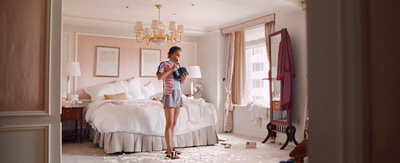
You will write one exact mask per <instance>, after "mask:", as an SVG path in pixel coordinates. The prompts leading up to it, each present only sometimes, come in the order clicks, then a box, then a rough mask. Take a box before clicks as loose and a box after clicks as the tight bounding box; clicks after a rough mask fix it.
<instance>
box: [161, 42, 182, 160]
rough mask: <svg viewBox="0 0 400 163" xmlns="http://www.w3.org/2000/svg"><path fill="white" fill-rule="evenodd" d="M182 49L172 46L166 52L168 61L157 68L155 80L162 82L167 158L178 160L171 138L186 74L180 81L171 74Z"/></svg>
mask: <svg viewBox="0 0 400 163" xmlns="http://www.w3.org/2000/svg"><path fill="white" fill-rule="evenodd" d="M181 52H182V49H181V48H180V47H178V46H173V47H171V48H170V49H169V52H168V58H169V60H168V61H163V62H161V63H160V65H159V66H158V70H157V78H158V80H161V79H163V82H164V90H163V92H164V95H163V99H162V103H163V105H164V113H165V121H166V124H165V142H166V144H167V157H169V158H171V159H178V158H179V157H178V156H177V154H180V152H177V151H174V150H173V147H172V138H173V136H174V129H175V125H176V121H177V120H178V116H179V112H180V108H181V107H182V97H181V96H182V92H181V90H182V88H181V87H182V84H183V82H184V81H185V79H186V76H187V75H188V74H187V73H185V74H181V80H177V79H175V78H174V76H173V73H174V71H176V70H177V69H178V68H179V67H180V65H179V58H180V56H181Z"/></svg>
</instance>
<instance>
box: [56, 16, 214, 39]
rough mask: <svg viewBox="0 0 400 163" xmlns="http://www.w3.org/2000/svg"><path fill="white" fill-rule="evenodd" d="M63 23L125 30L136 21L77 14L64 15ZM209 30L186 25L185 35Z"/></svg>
mask: <svg viewBox="0 0 400 163" xmlns="http://www.w3.org/2000/svg"><path fill="white" fill-rule="evenodd" d="M149 22H150V21H149ZM63 24H64V25H77V26H87V27H100V28H107V29H115V30H124V31H133V26H134V25H135V23H134V22H128V21H121V20H110V19H103V18H96V17H84V16H75V15H64V16H63ZM144 26H149V27H150V24H144ZM209 32H210V31H209V30H208V29H207V28H203V27H198V26H190V25H185V34H184V35H187V36H193V37H202V36H205V35H207V34H208V33H209ZM132 34H133V32H132Z"/></svg>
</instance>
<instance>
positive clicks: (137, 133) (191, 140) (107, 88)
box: [84, 77, 218, 154]
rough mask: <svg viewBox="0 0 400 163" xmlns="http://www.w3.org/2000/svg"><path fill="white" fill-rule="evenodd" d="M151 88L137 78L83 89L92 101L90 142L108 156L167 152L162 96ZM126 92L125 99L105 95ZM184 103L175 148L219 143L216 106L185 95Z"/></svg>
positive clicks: (88, 120)
mask: <svg viewBox="0 0 400 163" xmlns="http://www.w3.org/2000/svg"><path fill="white" fill-rule="evenodd" d="M146 87H147V88H146ZM151 89H153V88H152V86H151V83H150V84H146V85H143V86H142V85H140V82H139V79H138V78H137V77H135V78H133V79H130V80H127V81H118V82H114V83H111V84H106V85H101V86H95V87H90V88H86V89H84V90H85V92H87V93H88V94H89V95H90V96H91V99H92V102H91V103H90V104H89V105H88V106H87V111H86V115H85V119H86V122H87V123H88V124H89V126H90V129H89V130H90V132H89V138H90V140H92V141H93V143H95V144H97V145H98V146H99V147H101V148H103V149H104V151H105V153H107V154H111V153H116V152H148V151H160V150H165V149H166V143H165V139H164V128H165V118H164V109H163V105H162V104H161V102H160V101H159V100H160V97H162V94H161V93H158V94H155V93H154V91H153V92H152V90H151ZM124 92H125V93H126V96H127V98H126V99H123V100H120V99H117V100H105V99H104V95H110V94H119V93H124ZM183 102H184V104H183V107H182V108H181V111H180V115H179V118H178V120H177V124H176V127H175V135H174V137H173V140H174V141H173V146H174V147H193V146H204V145H213V144H217V143H218V138H217V134H216V131H215V124H216V122H217V118H216V117H217V116H216V110H215V107H214V105H213V104H210V103H206V102H202V101H198V100H195V99H189V98H186V97H185V96H183Z"/></svg>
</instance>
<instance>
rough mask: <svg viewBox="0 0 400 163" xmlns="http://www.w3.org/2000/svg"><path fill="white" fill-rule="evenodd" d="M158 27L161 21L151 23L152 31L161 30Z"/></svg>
mask: <svg viewBox="0 0 400 163" xmlns="http://www.w3.org/2000/svg"><path fill="white" fill-rule="evenodd" d="M158 25H159V21H158V20H153V21H152V22H151V28H152V29H158V28H159V27H158Z"/></svg>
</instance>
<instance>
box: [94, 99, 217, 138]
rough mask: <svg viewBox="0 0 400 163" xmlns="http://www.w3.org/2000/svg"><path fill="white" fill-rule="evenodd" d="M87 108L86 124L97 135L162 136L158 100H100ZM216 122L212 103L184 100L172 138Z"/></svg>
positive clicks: (161, 117)
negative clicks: (90, 126)
mask: <svg viewBox="0 0 400 163" xmlns="http://www.w3.org/2000/svg"><path fill="white" fill-rule="evenodd" d="M87 108H88V110H87V113H86V121H87V122H88V123H90V124H91V125H92V127H93V128H94V129H96V130H97V131H99V132H101V133H110V132H130V133H140V134H145V135H157V136H164V129H165V117H164V109H163V105H162V104H161V103H160V102H158V101H153V100H147V99H140V100H126V101H104V100H100V101H95V102H92V103H90V104H89V105H88V107H87ZM216 122H217V116H216V110H215V107H214V105H213V104H210V103H205V102H201V101H197V100H193V99H186V98H184V99H183V107H182V108H181V111H180V115H179V118H178V120H177V124H176V127H175V135H180V134H185V133H188V132H191V131H194V130H198V129H201V128H204V127H209V126H213V125H215V124H216Z"/></svg>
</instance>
